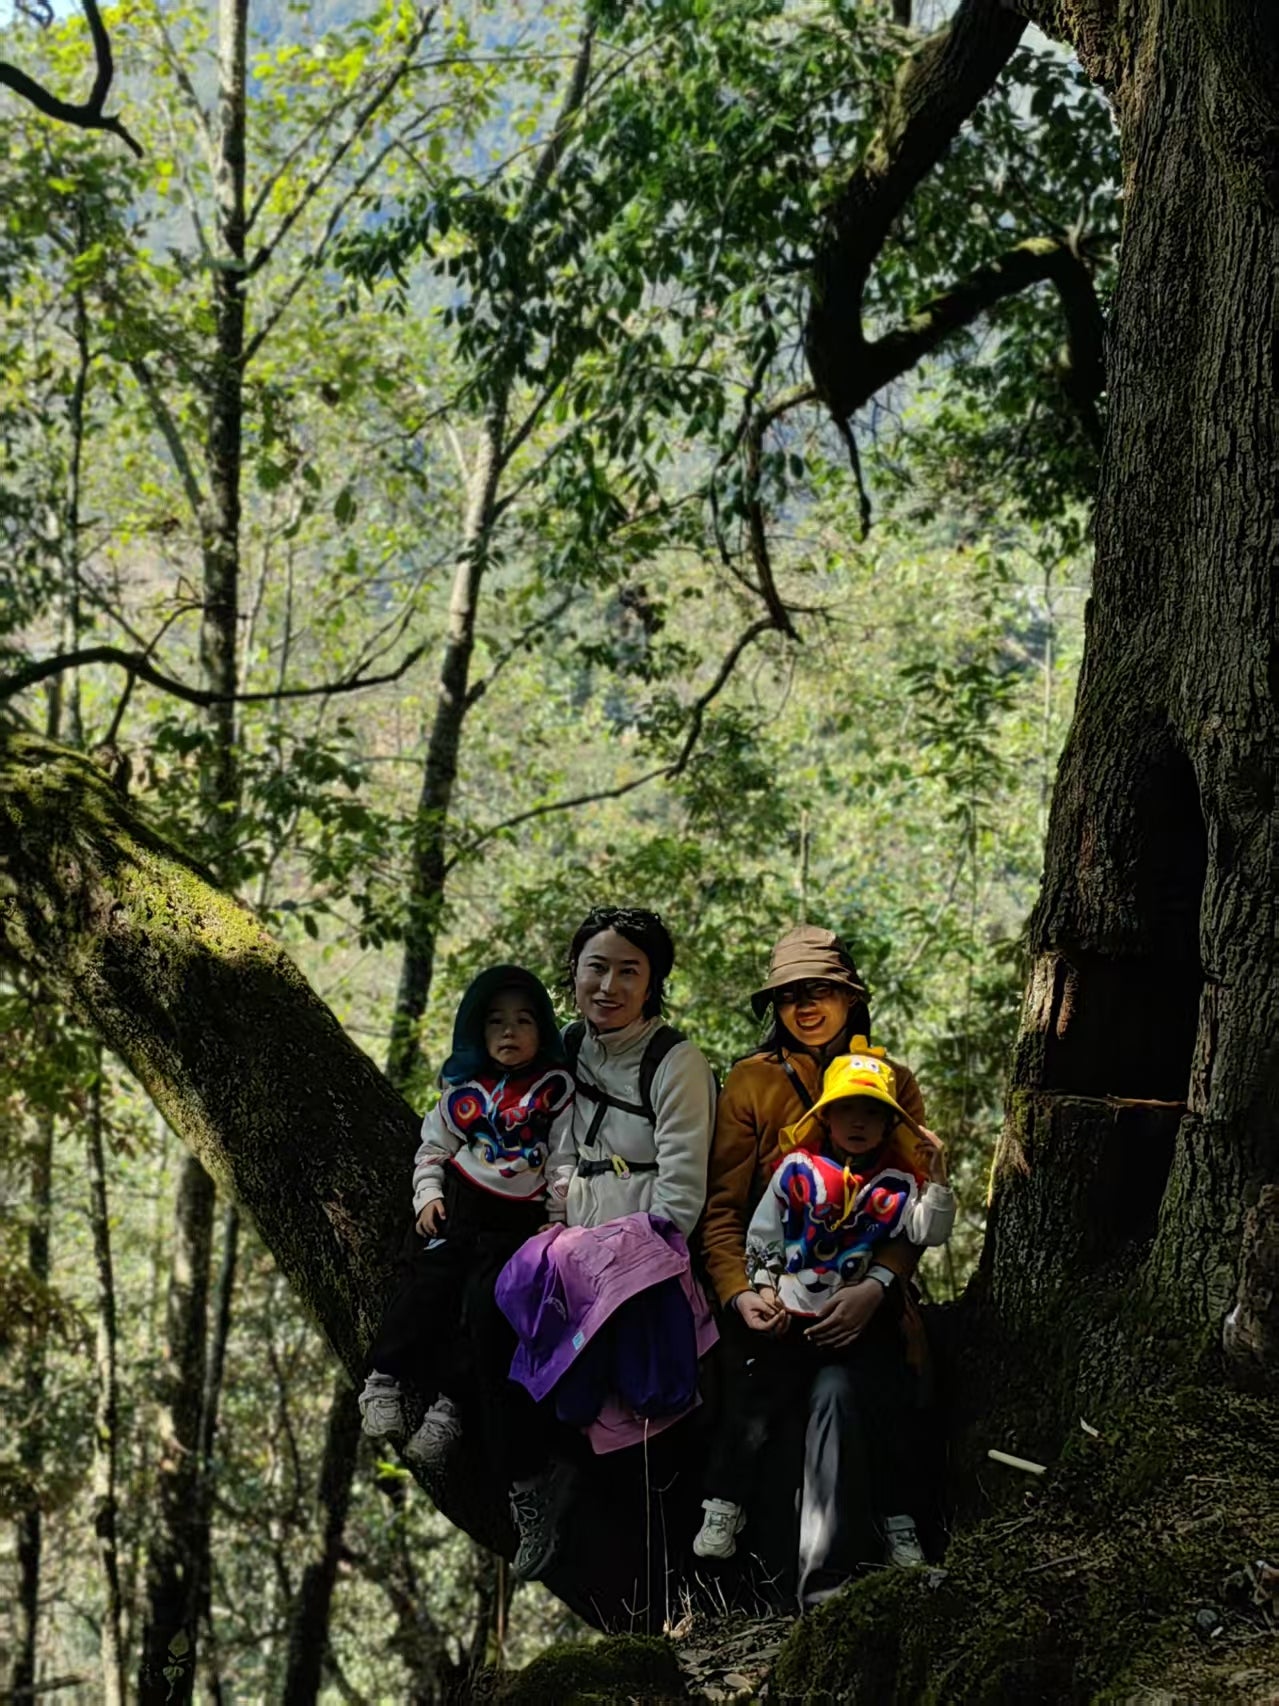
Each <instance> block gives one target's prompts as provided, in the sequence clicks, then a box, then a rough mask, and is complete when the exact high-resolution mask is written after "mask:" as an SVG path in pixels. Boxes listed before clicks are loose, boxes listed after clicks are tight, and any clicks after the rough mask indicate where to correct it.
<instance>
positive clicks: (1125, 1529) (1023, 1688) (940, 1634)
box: [496, 1388, 1279, 1706]
mask: <svg viewBox="0 0 1279 1706" xmlns="http://www.w3.org/2000/svg"><path fill="white" fill-rule="evenodd" d="M1015 1500H1016V1502H1014V1503H1011V1504H1009V1505H1007V1506H1005V1507H1004V1508H1003V1509H1002V1510H1000V1511H998V1512H996V1513H995V1514H993V1515H991V1516H989V1517H987V1518H986V1519H985V1520H984V1521H982V1522H980V1523H977V1524H976V1525H974V1526H972V1527H970V1528H967V1529H965V1530H961V1531H960V1532H958V1533H957V1534H956V1535H955V1536H954V1538H953V1540H952V1542H951V1545H950V1547H949V1549H948V1551H947V1553H946V1557H945V1559H944V1560H943V1561H942V1562H941V1563H940V1564H939V1565H937V1566H935V1567H929V1568H923V1569H918V1570H891V1571H890V1570H884V1571H881V1572H878V1573H877V1574H876V1575H874V1576H872V1577H869V1578H866V1579H864V1580H863V1581H860V1582H858V1583H856V1584H855V1585H854V1586H853V1587H852V1588H850V1589H849V1590H848V1591H847V1592H845V1593H843V1594H840V1595H838V1596H836V1598H834V1599H833V1600H831V1601H830V1602H828V1603H827V1604H826V1605H824V1606H822V1607H821V1608H820V1609H818V1610H816V1611H813V1612H810V1613H809V1614H808V1615H807V1616H805V1617H802V1618H799V1619H796V1620H791V1619H788V1618H785V1617H768V1618H763V1619H752V1620H744V1619H737V1618H728V1617H725V1618H719V1619H717V1618H714V1617H709V1616H707V1615H706V1614H705V1613H697V1614H690V1616H689V1617H687V1618H685V1619H684V1620H683V1621H682V1622H681V1623H679V1624H677V1625H676V1626H675V1628H674V1629H672V1631H671V1636H672V1637H673V1638H672V1639H671V1640H669V1641H658V1640H645V1639H643V1638H639V1637H633V1636H624V1637H614V1638H613V1639H606V1640H603V1641H599V1642H596V1643H592V1644H590V1645H589V1646H588V1645H577V1646H568V1645H566V1646H565V1647H564V1648H561V1649H557V1650H554V1651H552V1652H551V1653H547V1654H544V1655H543V1656H542V1657H541V1658H539V1659H538V1660H536V1661H534V1663H533V1664H532V1665H530V1666H529V1667H528V1668H527V1669H526V1670H525V1671H522V1672H518V1673H515V1674H514V1675H512V1676H510V1677H507V1678H504V1679H502V1682H501V1683H500V1684H499V1687H498V1692H497V1695H496V1698H498V1699H500V1700H502V1701H508V1702H521V1703H523V1706H532V1703H534V1702H539V1701H547V1702H552V1701H553V1702H555V1706H567V1703H569V1702H573V1701H588V1700H592V1701H602V1700H616V1701H659V1700H673V1699H685V1700H688V1699H693V1700H698V1699H700V1700H712V1701H726V1700H733V1701H751V1700H766V1701H769V1702H772V1701H787V1702H791V1701H794V1702H804V1703H805V1706H825V1703H826V1702H844V1701H847V1702H853V1703H858V1706H926V1703H935V1706H1007V1703H1009V1702H1015V1703H1017V1706H1023V1703H1024V1706H1036V1703H1041V1702H1042V1703H1044V1706H1076V1703H1078V1706H1085V1703H1088V1706H1092V1703H1096V1706H1103V1703H1105V1706H1118V1703H1120V1702H1124V1703H1132V1706H1199V1703H1201V1702H1215V1701H1229V1702H1247V1703H1249V1706H1279V1569H1276V1568H1275V1566H1277V1565H1279V1406H1276V1404H1275V1403H1274V1402H1273V1401H1268V1400H1265V1399H1255V1398H1246V1397H1241V1396H1239V1395H1238V1394H1236V1393H1233V1392H1230V1391H1227V1390H1224V1389H1223V1390H1217V1391H1208V1390H1205V1389H1203V1388H1192V1389H1188V1390H1185V1391H1182V1392H1176V1393H1167V1394H1159V1395H1151V1396H1149V1397H1148V1398H1144V1399H1141V1400H1137V1401H1134V1402H1131V1403H1130V1404H1128V1405H1126V1406H1125V1407H1124V1408H1123V1409H1122V1410H1119V1411H1117V1412H1116V1414H1115V1415H1114V1416H1113V1417H1111V1418H1109V1420H1108V1425H1107V1426H1105V1427H1103V1428H1101V1429H1100V1430H1099V1431H1097V1432H1090V1431H1088V1430H1086V1429H1083V1428H1081V1429H1080V1432H1079V1434H1078V1436H1077V1437H1076V1438H1073V1439H1072V1440H1070V1441H1069V1442H1068V1443H1067V1445H1066V1447H1065V1449H1064V1450H1063V1451H1062V1453H1061V1456H1060V1458H1059V1460H1058V1462H1057V1463H1056V1464H1054V1465H1053V1466H1052V1467H1051V1470H1050V1473H1049V1474H1048V1475H1046V1476H1045V1477H1044V1478H1043V1479H1042V1481H1035V1482H1033V1483H1032V1484H1031V1485H1029V1486H1028V1487H1027V1488H1026V1489H1025V1490H1023V1491H1021V1492H1019V1493H1018V1494H1017V1495H1015Z"/></svg>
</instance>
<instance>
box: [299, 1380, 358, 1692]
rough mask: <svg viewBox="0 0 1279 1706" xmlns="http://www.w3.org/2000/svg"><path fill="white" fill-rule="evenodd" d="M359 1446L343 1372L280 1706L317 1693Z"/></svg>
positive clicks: (326, 1446) (351, 1395) (326, 1438)
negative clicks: (314, 1543)
mask: <svg viewBox="0 0 1279 1706" xmlns="http://www.w3.org/2000/svg"><path fill="white" fill-rule="evenodd" d="M359 1445H360V1413H359V1410H358V1409H357V1407H356V1402H355V1393H354V1392H353V1391H352V1389H351V1384H350V1382H349V1380H347V1378H346V1376H345V1375H343V1374H339V1375H337V1377H336V1378H335V1380H334V1385H333V1397H332V1400H331V1402H330V1404H329V1419H328V1426H327V1428H326V1430H325V1436H324V1457H323V1460H322V1462H321V1464H320V1477H319V1484H318V1486H317V1489H316V1519H317V1523H318V1527H319V1530H320V1544H319V1550H318V1554H317V1556H316V1557H314V1558H313V1559H312V1560H311V1562H310V1563H309V1564H307V1566H306V1568H305V1569H304V1570H303V1572H302V1580H301V1583H300V1584H299V1587H298V1591H297V1594H296V1595H295V1597H294V1601H293V1608H292V1613H291V1616H290V1619H289V1650H288V1659H287V1664H286V1670H285V1679H284V1690H283V1696H282V1698H283V1701H284V1706H313V1702H314V1701H315V1700H316V1698H317V1697H318V1695H319V1690H320V1681H321V1675H322V1670H323V1665H324V1655H325V1651H326V1649H327V1647H328V1640H329V1613H330V1611H331V1609H332V1604H333V1590H334V1587H335V1585H336V1583H337V1573H338V1564H339V1563H340V1561H341V1557H342V1536H343V1533H344V1531H345V1528H346V1514H347V1510H348V1507H349V1505H350V1502H351V1481H352V1478H353V1476H354V1472H355V1463H356V1457H357V1454H358V1451H359Z"/></svg>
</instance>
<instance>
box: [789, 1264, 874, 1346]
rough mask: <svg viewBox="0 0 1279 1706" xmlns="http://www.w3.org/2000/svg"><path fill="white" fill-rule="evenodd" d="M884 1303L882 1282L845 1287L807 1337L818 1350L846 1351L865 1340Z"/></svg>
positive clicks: (806, 1332) (819, 1316) (861, 1283)
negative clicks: (854, 1342) (844, 1349)
mask: <svg viewBox="0 0 1279 1706" xmlns="http://www.w3.org/2000/svg"><path fill="white" fill-rule="evenodd" d="M883 1301H884V1288H883V1286H882V1285H880V1283H879V1281H878V1280H858V1282H857V1283H856V1285H846V1286H841V1288H840V1289H839V1290H838V1291H837V1292H836V1293H835V1295H834V1297H832V1298H831V1300H830V1302H829V1303H828V1304H827V1305H826V1307H825V1308H824V1309H823V1310H822V1311H821V1312H820V1314H819V1315H818V1317H817V1322H816V1325H815V1326H812V1327H806V1328H805V1329H804V1337H805V1338H806V1339H807V1340H808V1342H809V1344H810V1345H816V1346H817V1348H818V1350H822V1351H838V1350H842V1349H843V1347H844V1346H845V1345H851V1344H852V1342H853V1340H854V1339H857V1338H860V1337H861V1335H862V1334H863V1333H864V1332H865V1331H866V1329H867V1327H869V1326H870V1324H871V1322H872V1321H873V1320H874V1318H875V1311H876V1310H877V1309H878V1308H879V1306H880V1304H881V1303H882V1302H883Z"/></svg>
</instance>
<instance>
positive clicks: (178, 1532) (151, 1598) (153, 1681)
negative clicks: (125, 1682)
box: [138, 1158, 214, 1706]
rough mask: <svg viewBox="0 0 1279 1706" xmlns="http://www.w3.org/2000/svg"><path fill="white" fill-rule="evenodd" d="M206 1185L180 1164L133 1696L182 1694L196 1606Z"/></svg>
mask: <svg viewBox="0 0 1279 1706" xmlns="http://www.w3.org/2000/svg"><path fill="white" fill-rule="evenodd" d="M213 1200H214V1192H213V1182H212V1180H211V1179H210V1178H209V1176H208V1174H207V1173H206V1172H205V1170H204V1168H203V1167H201V1166H199V1165H198V1164H197V1165H195V1166H192V1165H190V1164H189V1158H188V1161H185V1162H184V1164H183V1166H182V1169H181V1173H180V1175H179V1182H178V1199H177V1207H176V1223H175V1227H174V1242H173V1254H172V1266H171V1268H170V1274H169V1292H168V1305H167V1310H166V1317H165V1364H164V1373H163V1377H162V1384H163V1389H162V1397H161V1418H162V1421H161V1434H160V1460H159V1464H158V1466H157V1474H156V1482H157V1486H156V1499H157V1504H158V1507H159V1509H158V1519H157V1522H156V1526H155V1530H154V1532H153V1533H152V1536H151V1546H150V1551H149V1554H148V1557H147V1586H146V1593H147V1619H146V1628H145V1630H144V1632H143V1651H142V1670H141V1677H140V1679H139V1683H138V1699H139V1702H141V1703H142V1706H151V1703H152V1702H154V1703H156V1706H162V1703H164V1702H168V1701H179V1702H182V1701H187V1700H189V1699H190V1698H191V1690H192V1685H193V1677H194V1671H195V1636H196V1618H197V1614H198V1611H199V1599H198V1594H199V1551H200V1534H199V1512H198V1506H197V1489H198V1483H199V1474H198V1470H199V1434H200V1410H201V1400H202V1396H203V1392H204V1382H205V1324H206V1320H207V1314H208V1285H209V1256H210V1238H211V1232H212V1227H211V1219H212V1208H213Z"/></svg>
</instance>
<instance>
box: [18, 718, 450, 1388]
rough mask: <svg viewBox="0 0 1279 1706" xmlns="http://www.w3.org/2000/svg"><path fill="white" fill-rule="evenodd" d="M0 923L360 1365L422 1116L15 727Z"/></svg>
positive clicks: (277, 953)
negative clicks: (254, 1228) (235, 1205)
mask: <svg viewBox="0 0 1279 1706" xmlns="http://www.w3.org/2000/svg"><path fill="white" fill-rule="evenodd" d="M0 931H2V932H3V934H2V935H0V954H3V955H4V956H5V957H6V958H7V959H8V960H10V962H13V963H17V964H20V965H23V966H25V967H26V968H27V969H28V970H29V971H31V972H33V973H35V974H36V976H38V978H39V979H40V981H41V983H42V984H43V985H44V986H45V987H46V988H48V989H49V990H50V991H52V992H53V993H54V994H55V995H56V996H57V997H58V998H59V999H61V1000H62V1001H63V1002H65V1004H66V1005H67V1006H68V1007H69V1008H70V1009H71V1010H72V1011H73V1012H74V1013H75V1014H76V1015H77V1016H78V1017H79V1018H80V1019H81V1020H83V1022H84V1023H85V1024H87V1025H89V1026H90V1027H91V1028H92V1029H93V1030H94V1031H95V1032H96V1033H97V1034H98V1035H99V1036H101V1037H102V1039H103V1041H104V1042H105V1043H106V1045H107V1046H108V1047H109V1048H110V1049H111V1050H112V1051H113V1052H114V1053H115V1054H116V1055H117V1056H118V1057H119V1058H120V1059H121V1061H123V1063H124V1064H125V1065H126V1066H127V1067H128V1068H129V1069H130V1071H132V1072H133V1073H134V1074H135V1076H136V1077H137V1078H138V1079H139V1080H140V1082H141V1083H142V1085H143V1087H144V1089H145V1090H146V1091H147V1093H148V1094H149V1095H150V1096H151V1098H152V1099H153V1101H154V1102H155V1104H156V1106H157V1107H158V1108H159V1109H160V1111H161V1113H162V1114H163V1115H164V1117H165V1119H166V1120H167V1121H168V1122H169V1124H170V1125H171V1126H172V1128H173V1129H174V1131H175V1132H176V1133H177V1134H178V1135H179V1136H180V1137H181V1138H182V1139H183V1141H184V1142H185V1143H186V1144H188V1145H189V1146H190V1148H192V1149H193V1150H194V1151H195V1153H196V1154H197V1155H198V1156H199V1157H200V1160H201V1161H202V1162H203V1163H204V1165H205V1167H206V1168H207V1169H208V1171H209V1172H210V1173H211V1174H212V1176H213V1177H214V1179H215V1180H216V1181H217V1183H218V1184H219V1185H220V1186H222V1187H223V1188H224V1189H226V1190H227V1191H229V1192H230V1193H231V1195H232V1196H234V1197H235V1199H236V1200H237V1201H238V1202H239V1203H240V1205H241V1207H242V1208H243V1209H244V1210H245V1212H246V1213H248V1214H249V1215H250V1216H251V1217H252V1219H253V1221H254V1223H255V1224H256V1226H257V1228H258V1231H259V1232H260V1233H261V1235H262V1238H263V1240H264V1242H265V1243H266V1244H267V1246H268V1247H269V1248H270V1250H271V1251H272V1253H273V1254H274V1256H275V1259H276V1261H277V1262H278V1264H279V1266H280V1268H281V1270H282V1271H283V1273H284V1274H285V1276H286V1277H287V1279H288V1280H289V1281H290V1283H291V1284H292V1285H293V1286H294V1288H295V1290H296V1291H297V1292H298V1294H299V1295H300V1296H301V1298H302V1300H303V1302H304V1303H305V1304H306V1306H307V1308H308V1309H309V1311H310V1313H311V1314H312V1315H313V1317H314V1318H315V1320H316V1322H317V1323H318V1324H319V1326H320V1327H321V1329H322V1330H323V1332H324V1333H325V1335H326V1337H327V1338H328V1339H329V1341H330V1343H331V1344H332V1345H333V1348H334V1350H335V1351H336V1352H337V1354H338V1356H339V1357H340V1359H341V1360H342V1362H343V1363H344V1364H345V1366H346V1368H347V1369H348V1370H349V1371H351V1372H354V1371H356V1370H357V1369H358V1368H359V1365H360V1360H361V1357H362V1355H363V1351H364V1347H365V1345H366V1344H367V1342H368V1339H369V1337H370V1335H371V1332H372V1330H373V1328H374V1326H375V1325H376V1320H377V1317H378V1314H379V1310H380V1307H381V1300H382V1296H383V1292H384V1287H385V1278H386V1271H387V1260H386V1253H387V1242H388V1239H389V1238H390V1237H392V1236H393V1234H394V1232H395V1230H396V1228H397V1227H398V1225H399V1223H400V1222H401V1221H402V1219H403V1215H404V1181H405V1179H406V1178H407V1177H408V1171H409V1168H410V1165H411V1159H412V1154H413V1148H414V1136H415V1126H416V1121H415V1117H414V1114H413V1111H412V1110H411V1109H410V1108H409V1106H408V1105H407V1103H405V1102H404V1101H403V1100H402V1098H401V1097H400V1096H399V1095H397V1094H396V1092H395V1091H394V1090H392V1089H391V1087H390V1085H389V1084H387V1082H386V1080H385V1079H384V1078H383V1077H382V1075H381V1073H380V1072H378V1070H377V1068H376V1067H375V1066H374V1065H373V1063H372V1062H371V1061H370V1060H369V1059H368V1057H367V1056H366V1055H364V1054H363V1053H362V1052H361V1051H360V1050H359V1049H358V1048H357V1047H356V1046H355V1044H354V1043H353V1042H351V1040H350V1039H349V1038H348V1037H347V1036H346V1035H345V1033H344V1032H343V1031H342V1029H341V1027H340V1026H339V1024H338V1022H337V1020H336V1019H335V1018H334V1016H333V1014H332V1013H331V1012H330V1011H329V1010H328V1008H327V1007H325V1006H324V1004H323V1002H321V1001H320V1000H319V998H318V997H317V996H316V995H315V994H314V992H313V991H312V990H311V989H310V988H309V986H308V985H307V983H306V981H305V979H304V978H303V977H302V975H301V973H300V972H299V971H298V969H297V967H296V966H295V965H294V964H293V963H292V961H291V960H290V959H289V958H288V956H287V955H286V954H285V953H284V952H283V951H282V950H281V949H280V947H279V946H278V945H277V944H276V943H275V942H273V941H272V940H271V938H270V937H269V936H268V935H267V934H266V932H265V931H264V930H263V929H262V928H261V926H260V925H259V924H258V923H257V921H256V919H255V918H254V917H253V915H252V913H250V912H249V911H248V910H247V908H245V907H244V906H242V905H241V904H240V903H239V902H238V901H236V900H235V899H234V898H233V897H232V896H230V895H227V894H223V893H222V892H220V891H219V890H218V889H216V888H215V887H214V886H213V884H212V882H211V880H210V879H209V877H208V876H207V874H206V873H205V872H204V870H203V869H202V868H201V867H200V866H199V865H198V864H196V863H195V861H194V860H191V859H189V858H187V857H186V856H185V855H183V854H182V853H180V852H178V851H177V850H176V849H175V848H173V847H171V846H169V845H168V844H166V843H165V842H164V841H163V840H161V838H160V837H159V836H157V835H155V834H154V833H153V832H152V831H151V830H149V829H148V828H147V827H146V826H145V824H143V823H142V822H141V820H140V819H139V818H138V817H137V816H136V815H135V814H134V813H133V811H132V810H131V809H130V807H129V806H128V804H127V803H126V801H125V800H124V799H123V798H122V796H121V795H120V794H119V793H118V792H117V791H116V790H115V788H113V787H112V785H111V783H110V781H109V780H108V778H107V777H106V776H105V775H104V774H103V773H102V772H101V771H100V770H98V769H97V767H96V766H95V765H93V764H92V763H91V762H89V761H88V760H87V759H85V758H82V757H80V756H79V755H77V754H74V753H71V752H68V751H65V750H64V749H62V748H60V747H57V746H54V745H52V744H51V743H49V742H47V741H43V740H38V739H35V738H32V737H29V736H25V735H12V736H9V737H8V738H7V739H5V740H4V741H3V742H0Z"/></svg>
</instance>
